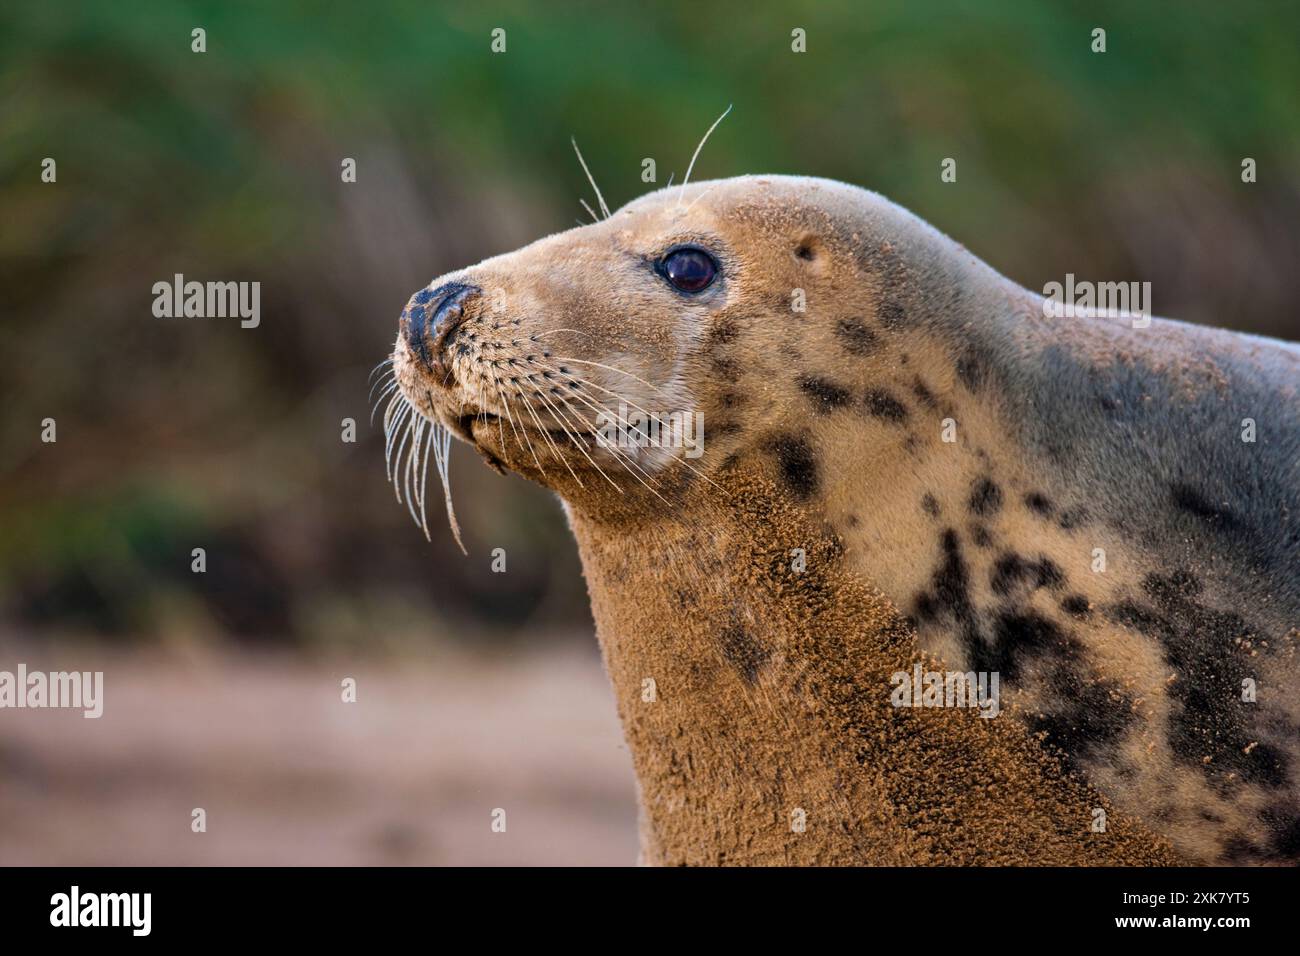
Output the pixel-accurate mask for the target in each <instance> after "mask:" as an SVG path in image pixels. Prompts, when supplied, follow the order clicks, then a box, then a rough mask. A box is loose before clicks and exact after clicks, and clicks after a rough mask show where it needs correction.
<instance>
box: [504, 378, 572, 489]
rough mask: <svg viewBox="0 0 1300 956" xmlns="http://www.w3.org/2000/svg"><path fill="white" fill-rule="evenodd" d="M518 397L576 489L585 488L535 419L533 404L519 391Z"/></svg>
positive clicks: (540, 421) (553, 441) (544, 428)
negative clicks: (571, 478) (571, 477)
mask: <svg viewBox="0 0 1300 956" xmlns="http://www.w3.org/2000/svg"><path fill="white" fill-rule="evenodd" d="M519 397H520V398H521V399H523V402H524V405H525V406H526V407H527V408H528V414H529V415H531V416H532V417H533V421H534V422H536V423H537V430H538V431H539V432H541V433H542V437H543V438H545V439H546V443H547V444H548V445H550V446H551V451H553V452H555V457H556V458H558V459H560V463H561V464H562V465H564V467H565V468H567V469H569V474H570V475H572V476H573V480H574V481H576V482H577V483H578V487H579V488H585V487H586V486H585V485H584V484H583V483H582V479H581V478H579V477H578V474H577V472H575V471H574V470H573V466H572V465H570V464H569V459H567V458H566V457H564V453H563V452H561V451H560V449H559V447H558V446H557V445H556V444H555V439H553V438H551V433H550V432H548V431H547V430H546V426H545V425H543V424H542V420H541V419H540V418H538V417H537V412H536V411H534V410H533V403H532V402H530V401H529V400H528V396H527V395H525V394H524V393H523V391H520V393H519Z"/></svg>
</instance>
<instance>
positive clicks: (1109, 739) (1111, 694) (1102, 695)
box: [1029, 641, 1134, 770]
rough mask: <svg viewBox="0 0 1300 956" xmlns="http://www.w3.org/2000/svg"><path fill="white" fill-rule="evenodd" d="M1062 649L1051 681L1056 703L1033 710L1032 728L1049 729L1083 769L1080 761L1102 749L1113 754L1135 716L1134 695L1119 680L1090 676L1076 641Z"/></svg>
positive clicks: (1049, 738)
mask: <svg viewBox="0 0 1300 956" xmlns="http://www.w3.org/2000/svg"><path fill="white" fill-rule="evenodd" d="M1057 655H1058V656H1056V657H1054V658H1053V666H1052V668H1051V673H1050V676H1049V677H1048V678H1047V681H1046V684H1047V687H1048V689H1049V691H1050V694H1051V708H1050V709H1049V710H1046V712H1044V713H1040V714H1033V715H1030V717H1029V729H1030V730H1031V731H1032V732H1033V733H1036V734H1038V733H1041V734H1044V735H1045V740H1046V742H1047V743H1049V744H1051V745H1052V746H1054V747H1056V748H1057V749H1058V750H1060V751H1061V753H1062V754H1063V755H1064V757H1065V762H1066V764H1067V765H1068V766H1070V767H1071V768H1073V769H1075V770H1082V769H1083V768H1082V766H1081V765H1082V764H1083V763H1085V762H1087V761H1088V760H1089V759H1090V758H1091V757H1093V756H1095V755H1096V754H1098V753H1099V752H1103V753H1105V754H1106V755H1107V756H1109V752H1110V751H1112V750H1113V748H1114V745H1115V743H1117V742H1118V741H1119V739H1120V738H1121V737H1122V736H1123V734H1124V732H1125V730H1127V729H1128V726H1129V724H1130V723H1132V722H1133V720H1134V717H1133V712H1132V700H1131V699H1130V698H1129V697H1128V696H1127V695H1125V694H1124V693H1123V692H1122V691H1121V690H1120V689H1119V685H1117V684H1115V683H1114V682H1112V681H1105V680H1100V679H1096V678H1093V677H1090V676H1089V675H1088V673H1087V670H1086V669H1085V667H1084V666H1082V665H1081V663H1080V661H1079V656H1080V652H1079V647H1078V645H1077V644H1075V643H1074V642H1073V641H1067V643H1066V647H1065V650H1064V652H1063V653H1062V652H1060V651H1058V652H1057Z"/></svg>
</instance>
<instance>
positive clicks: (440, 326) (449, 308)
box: [405, 282, 482, 369]
mask: <svg viewBox="0 0 1300 956" xmlns="http://www.w3.org/2000/svg"><path fill="white" fill-rule="evenodd" d="M481 292H482V290H481V289H479V288H478V286H473V285H466V284H464V283H461V282H448V283H447V284H445V285H441V286H439V287H438V288H436V289H421V290H420V291H419V292H417V293H416V294H415V295H414V296H412V297H411V303H410V305H409V307H408V308H407V310H406V314H405V322H406V342H407V345H408V346H410V349H411V351H412V352H414V353H415V354H416V355H418V356H419V357H420V361H421V362H422V363H423V364H424V365H425V367H426V368H429V369H433V368H434V365H435V363H436V362H438V361H440V360H441V358H442V354H443V350H444V348H445V346H446V345H447V344H448V339H449V338H450V337H451V335H452V333H453V332H455V331H456V329H458V328H459V327H460V326H461V325H462V324H463V323H464V321H465V316H466V308H465V307H466V304H467V303H468V302H469V300H470V299H472V298H473V297H474V296H476V295H479V294H481Z"/></svg>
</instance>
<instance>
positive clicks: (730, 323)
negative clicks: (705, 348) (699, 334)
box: [709, 316, 740, 348]
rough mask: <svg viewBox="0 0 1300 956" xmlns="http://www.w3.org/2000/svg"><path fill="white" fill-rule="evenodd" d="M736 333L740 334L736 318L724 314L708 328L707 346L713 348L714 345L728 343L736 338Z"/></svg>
mask: <svg viewBox="0 0 1300 956" xmlns="http://www.w3.org/2000/svg"><path fill="white" fill-rule="evenodd" d="M738 335H740V326H739V325H737V324H736V320H735V319H733V318H731V317H729V316H724V317H723V318H720V319H718V321H717V322H715V323H714V324H713V327H712V328H711V329H709V346H710V348H713V347H716V346H723V345H730V344H731V343H732V342H734V341H735V340H736V337H737V336H738Z"/></svg>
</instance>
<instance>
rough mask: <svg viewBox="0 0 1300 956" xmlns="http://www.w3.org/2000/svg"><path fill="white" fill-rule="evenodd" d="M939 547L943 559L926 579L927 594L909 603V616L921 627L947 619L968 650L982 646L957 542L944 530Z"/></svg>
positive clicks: (947, 530) (921, 594)
mask: <svg viewBox="0 0 1300 956" xmlns="http://www.w3.org/2000/svg"><path fill="white" fill-rule="evenodd" d="M939 544H940V548H941V550H942V552H943V558H942V560H941V561H940V563H939V567H938V568H936V569H935V571H934V574H933V575H931V577H930V588H929V590H927V591H922V592H921V593H920V594H918V595H917V596H916V597H915V598H914V599H913V614H914V616H915V617H916V619H917V621H920V622H922V623H929V622H931V621H937V620H941V619H943V618H945V617H951V618H952V619H953V621H955V622H956V624H957V627H958V630H959V632H960V634H961V636H962V639H963V641H964V642H965V643H966V645H967V646H968V647H969V646H971V645H973V644H982V643H983V642H982V641H981V639H980V634H979V622H978V620H977V619H976V616H975V606H974V604H972V603H971V598H970V571H969V570H968V569H967V567H966V562H965V560H964V559H963V558H962V555H961V539H960V538H958V537H957V532H956V531H954V530H953V529H952V528H946V529H944V532H943V534H942V535H941V536H940V538H939Z"/></svg>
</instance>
